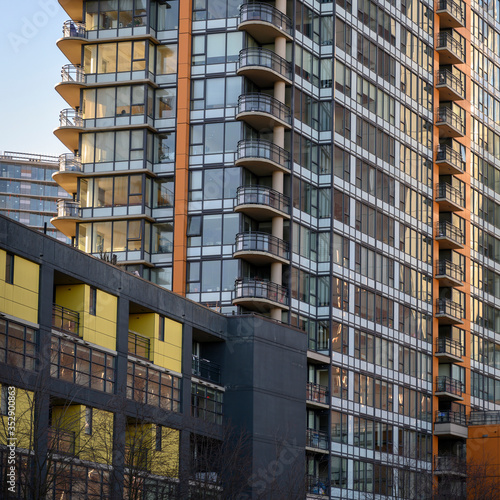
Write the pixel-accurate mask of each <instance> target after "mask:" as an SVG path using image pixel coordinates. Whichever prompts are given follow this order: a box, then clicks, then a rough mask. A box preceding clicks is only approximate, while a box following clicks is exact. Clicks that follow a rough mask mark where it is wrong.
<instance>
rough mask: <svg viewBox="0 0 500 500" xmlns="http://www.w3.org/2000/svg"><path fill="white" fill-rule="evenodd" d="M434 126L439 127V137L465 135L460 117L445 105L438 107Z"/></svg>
mask: <svg viewBox="0 0 500 500" xmlns="http://www.w3.org/2000/svg"><path fill="white" fill-rule="evenodd" d="M436 126H437V127H438V129H439V137H463V136H464V135H465V126H464V123H463V120H462V118H461V117H460V116H459V115H458V114H456V113H454V112H453V111H452V109H451V108H450V107H447V106H440V107H439V108H438V110H437V116H436Z"/></svg>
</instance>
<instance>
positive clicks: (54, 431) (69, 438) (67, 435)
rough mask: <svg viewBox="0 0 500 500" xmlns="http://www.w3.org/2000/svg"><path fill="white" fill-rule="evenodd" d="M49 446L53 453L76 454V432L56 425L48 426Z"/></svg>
mask: <svg viewBox="0 0 500 500" xmlns="http://www.w3.org/2000/svg"><path fill="white" fill-rule="evenodd" d="M48 440H49V443H48V448H49V450H50V451H51V452H52V453H57V454H60V455H71V456H74V455H75V433H74V432H73V431H67V430H64V429H58V428H56V427H49V428H48Z"/></svg>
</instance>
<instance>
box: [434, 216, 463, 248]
mask: <svg viewBox="0 0 500 500" xmlns="http://www.w3.org/2000/svg"><path fill="white" fill-rule="evenodd" d="M436 238H447V239H449V240H452V241H454V242H455V243H457V244H458V245H464V244H465V236H464V234H463V233H462V231H461V230H460V228H458V227H457V226H454V225H453V224H452V223H451V222H448V221H439V222H438V227H437V235H436Z"/></svg>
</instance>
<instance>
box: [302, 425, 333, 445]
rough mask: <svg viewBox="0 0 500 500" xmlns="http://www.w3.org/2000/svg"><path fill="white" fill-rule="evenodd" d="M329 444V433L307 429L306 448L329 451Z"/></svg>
mask: <svg viewBox="0 0 500 500" xmlns="http://www.w3.org/2000/svg"><path fill="white" fill-rule="evenodd" d="M328 442H329V441H328V433H327V432H323V431H317V430H315V429H307V434H306V446H309V447H310V448H319V449H320V450H328Z"/></svg>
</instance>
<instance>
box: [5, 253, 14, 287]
mask: <svg viewBox="0 0 500 500" xmlns="http://www.w3.org/2000/svg"><path fill="white" fill-rule="evenodd" d="M5 283H10V284H11V285H12V284H14V254H11V253H10V252H7V253H6V255H5Z"/></svg>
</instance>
